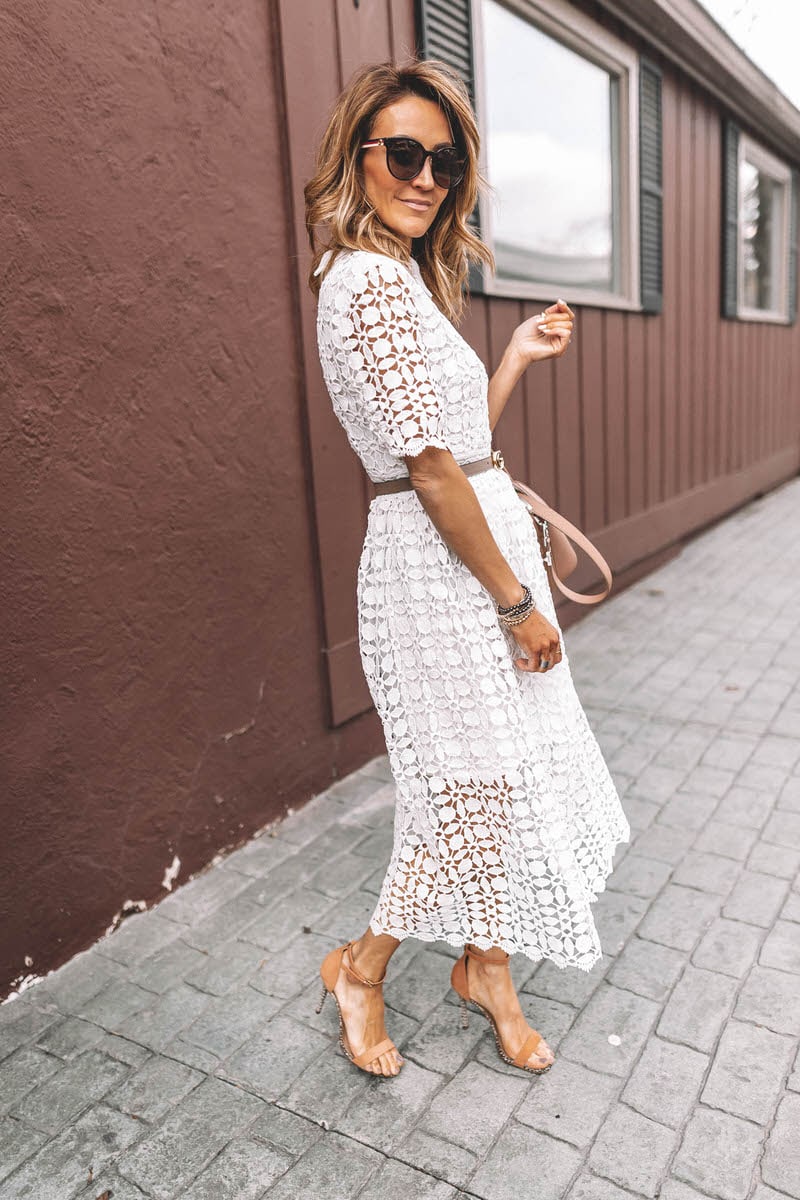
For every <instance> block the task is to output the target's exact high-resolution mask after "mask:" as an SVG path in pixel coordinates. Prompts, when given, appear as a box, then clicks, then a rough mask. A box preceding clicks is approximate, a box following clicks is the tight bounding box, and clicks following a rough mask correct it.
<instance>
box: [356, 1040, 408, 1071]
mask: <svg viewBox="0 0 800 1200" xmlns="http://www.w3.org/2000/svg"><path fill="white" fill-rule="evenodd" d="M396 1049H397V1047H396V1046H395V1044H394V1042H393V1041H392V1039H391V1038H388V1037H387V1038H384V1039H383V1041H382V1042H377V1043H376V1045H374V1046H370V1048H369V1049H368V1050H362V1051H361V1053H360V1054H354V1055H353V1062H354V1063H355V1064H356V1066H357V1067H366V1066H369V1064H370V1063H371V1062H373V1060H374V1059H376V1058H378V1057H379V1056H380V1055H381V1054H385V1053H386V1052H387V1051H388V1050H396Z"/></svg>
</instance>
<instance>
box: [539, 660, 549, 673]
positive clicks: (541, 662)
mask: <svg viewBox="0 0 800 1200" xmlns="http://www.w3.org/2000/svg"><path fill="white" fill-rule="evenodd" d="M549 666H550V659H549V658H540V659H539V670H540V671H546V670H547V668H548V667H549Z"/></svg>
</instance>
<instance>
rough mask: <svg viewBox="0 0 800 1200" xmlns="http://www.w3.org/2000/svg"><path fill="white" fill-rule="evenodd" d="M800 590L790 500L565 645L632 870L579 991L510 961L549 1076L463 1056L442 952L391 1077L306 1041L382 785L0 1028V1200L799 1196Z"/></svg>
mask: <svg viewBox="0 0 800 1200" xmlns="http://www.w3.org/2000/svg"><path fill="white" fill-rule="evenodd" d="M798 582H800V480H793V481H791V482H790V483H788V484H786V485H784V486H782V487H781V488H778V489H776V490H775V491H774V492H772V493H770V494H769V495H767V496H765V497H762V498H760V499H758V500H756V501H754V502H752V503H750V504H748V505H747V506H745V507H744V508H742V509H741V510H740V511H739V512H737V513H736V514H734V515H733V516H731V517H728V518H727V519H725V520H724V521H722V522H721V523H719V524H717V525H716V526H714V527H713V528H711V529H709V530H707V531H706V532H704V533H703V534H701V535H700V536H699V537H697V538H695V539H694V540H692V541H691V542H690V543H689V544H688V545H687V546H686V547H685V548H684V549H683V551H682V552H681V553H680V554H679V555H678V556H676V557H675V558H674V559H672V560H671V561H670V562H669V563H667V564H666V565H665V566H663V567H662V568H660V569H659V570H657V571H655V572H653V573H651V574H650V575H648V576H647V577H646V578H644V579H643V580H641V581H640V582H639V583H637V584H636V585H634V586H632V587H631V588H629V589H628V590H626V591H625V592H623V593H621V594H619V595H618V596H612V598H611V599H610V600H609V601H607V602H606V603H605V604H604V605H602V607H600V608H599V610H597V611H593V612H592V613H591V614H590V615H589V616H588V617H587V618H586V619H585V620H583V621H582V622H581V623H580V624H579V625H577V626H573V627H572V628H571V629H570V630H568V631H567V633H566V635H565V636H566V638H567V645H568V649H569V652H570V659H571V665H572V671H573V674H574V678H575V683H576V687H577V688H578V692H579V695H580V697H581V700H582V701H583V704H584V706H585V708H586V711H587V714H588V716H589V719H590V721H591V723H592V726H593V728H594V730H595V732H596V734H597V737H598V739H599V741H600V743H601V745H602V748H603V751H604V753H605V755H606V758H607V761H608V763H609V766H610V768H611V770H612V773H613V775H614V778H615V780H616V782H617V784H618V786H619V789H620V794H621V796H622V800H623V805H624V807H625V810H626V812H627V815H628V817H629V820H630V822H631V826H632V841H631V843H630V844H627V845H622V846H620V847H619V849H618V853H617V856H616V859H615V863H614V871H613V874H612V876H611V877H610V879H609V881H608V887H607V889H606V891H605V892H604V893H603V894H602V895H601V896H600V898H599V900H598V901H597V903H596V905H595V908H594V912H595V915H596V920H597V924H598V929H599V932H600V936H601V941H602V945H603V949H604V954H603V958H602V960H601V961H600V962H598V964H597V965H596V967H595V968H594V969H593V970H592V971H591V972H588V973H587V972H581V971H578V970H565V971H562V970H559V969H558V968H557V967H555V966H554V965H553V964H552V963H547V962H544V963H533V962H531V961H530V960H528V959H525V958H524V957H521V956H519V955H518V956H516V957H515V958H514V959H513V960H512V970H513V973H514V977H515V980H516V983H517V986H518V988H519V989H520V995H521V999H522V1003H523V1008H524V1009H525V1012H526V1015H527V1016H528V1019H529V1020H530V1021H531V1023H532V1024H533V1025H534V1026H535V1027H536V1028H538V1029H540V1031H541V1032H543V1034H544V1035H545V1036H546V1037H547V1040H548V1042H549V1043H550V1044H551V1046H552V1047H553V1049H554V1050H555V1052H556V1055H557V1061H556V1063H555V1065H554V1066H553V1068H552V1070H551V1071H550V1072H548V1073H547V1074H546V1075H543V1076H538V1077H535V1076H530V1075H527V1074H525V1073H523V1072H521V1071H518V1070H515V1069H513V1068H510V1067H508V1066H506V1065H505V1064H504V1063H503V1062H502V1061H501V1060H500V1058H499V1057H498V1055H497V1053H496V1049H495V1046H494V1041H493V1039H492V1037H491V1033H490V1031H489V1028H488V1025H487V1024H486V1022H485V1021H484V1020H483V1018H482V1017H480V1016H479V1015H478V1014H473V1016H472V1018H471V1021H470V1025H469V1028H468V1029H467V1030H462V1029H461V1028H460V1025H459V1019H458V1009H457V1007H456V997H455V995H454V994H453V992H452V991H451V990H450V988H449V972H450V968H451V964H452V961H453V958H454V956H455V955H456V953H457V952H456V951H455V950H454V949H453V948H451V947H449V946H446V945H443V944H439V943H433V944H431V943H422V942H418V941H415V940H412V939H407V940H406V941H404V942H403V943H402V944H401V946H400V948H399V950H398V951H397V953H396V955H395V957H394V958H393V960H392V962H391V964H390V966H389V972H388V979H387V983H386V987H385V996H386V1001H387V1006H388V1008H387V1025H388V1029H389V1032H390V1034H391V1035H392V1036H393V1037H394V1038H395V1040H396V1041H397V1043H398V1045H399V1046H400V1048H401V1050H402V1051H403V1053H404V1056H405V1058H406V1065H405V1066H404V1068H403V1070H402V1071H401V1073H400V1075H399V1076H398V1077H397V1078H396V1079H390V1080H388V1081H384V1080H379V1079H374V1078H371V1077H369V1076H368V1075H366V1074H365V1073H363V1072H360V1071H358V1070H357V1068H355V1067H354V1066H353V1065H352V1064H351V1063H349V1062H348V1061H347V1059H346V1058H345V1057H344V1056H343V1055H342V1053H341V1051H340V1050H339V1049H338V1046H337V1017H336V1009H335V1005H334V1004H333V1003H332V1002H329V1003H328V1005H326V1006H325V1008H324V1009H323V1011H322V1013H321V1014H319V1015H317V1014H316V1013H315V1011H314V1008H315V1004H316V1001H317V995H318V969H319V963H320V961H321V959H322V957H323V955H324V954H325V952H326V951H327V950H328V949H329V948H331V947H332V946H335V945H337V944H339V943H341V942H342V941H345V940H347V939H348V938H350V937H355V936H357V935H358V933H360V932H361V931H362V930H363V928H364V927H365V924H366V921H367V919H368V917H369V916H370V913H371V911H372V909H373V907H374V904H375V901H376V896H377V892H378V889H379V886H380V883H381V880H382V877H383V873H384V870H385V867H386V863H387V861H388V855H389V849H390V846H391V839H392V816H393V786H392V782H391V776H390V774H389V771H388V766H387V761H386V759H385V757H384V758H378V759H375V760H373V761H372V762H371V763H369V764H368V765H367V766H365V767H364V768H363V769H362V770H360V771H358V772H356V773H355V774H354V775H352V776H350V777H349V778H347V779H344V780H342V781H341V782H340V783H337V784H336V785H335V786H333V787H331V788H330V789H329V790H328V791H327V792H325V793H324V794H322V795H320V796H317V797H315V798H314V799H313V800H312V801H311V802H310V803H309V804H308V805H307V806H306V807H304V808H303V809H302V810H300V811H298V812H296V813H294V814H290V815H289V816H288V817H287V818H286V819H284V820H283V821H282V822H280V823H277V824H275V825H273V826H272V827H271V828H269V829H267V830H265V831H264V832H263V833H262V834H261V835H260V836H258V837H256V838H255V839H254V840H252V841H251V842H250V843H248V844H247V845H246V846H244V847H242V848H241V849H239V850H237V851H235V852H234V853H232V854H230V855H228V856H227V857H223V858H220V859H219V860H218V861H217V862H215V864H214V865H213V866H212V867H211V868H210V869H209V870H207V871H206V872H204V873H203V874H201V875H199V876H197V877H196V878H195V879H194V880H192V881H191V882H189V883H188V884H186V885H185V886H184V887H181V888H179V889H178V890H177V891H175V892H174V894H171V895H168V896H167V898H166V899H165V900H164V901H163V902H162V903H161V904H159V905H158V906H157V907H156V908H155V909H153V910H151V911H150V912H148V913H145V914H141V915H138V916H135V917H131V918H129V919H128V920H126V921H124V922H123V924H122V926H121V927H120V929H119V930H117V932H116V933H114V934H112V935H111V936H109V937H107V938H105V939H104V940H102V941H101V942H99V943H98V944H97V945H95V946H94V947H93V948H92V949H91V950H89V951H87V952H86V953H84V954H81V955H79V956H78V957H76V958H75V959H73V960H72V961H71V962H70V963H68V964H67V965H66V966H64V967H63V968H61V969H60V970H59V971H56V972H54V973H52V974H51V975H49V976H48V977H47V978H46V979H44V980H42V981H40V982H39V983H37V984H34V985H33V986H31V987H29V988H28V989H27V990H26V991H24V992H23V994H22V995H21V996H20V997H19V998H17V999H15V1000H13V1001H10V1002H8V1003H6V1004H5V1005H3V1006H2V1008H0V1200H21V1198H22V1197H35V1198H36V1200H73V1198H74V1197H82V1198H87V1200H96V1198H97V1197H101V1196H105V1195H110V1196H113V1200H133V1198H134V1197H136V1198H140V1197H154V1198H156V1200H173V1198H178V1197H180V1198H182V1200H228V1198H230V1200H234V1198H235V1200H260V1198H261V1197H269V1198H270V1200H289V1198H292V1200H294V1198H300V1197H302V1198H304V1200H305V1198H306V1197H308V1198H311V1200H350V1198H351V1197H359V1198H360V1200H378V1198H380V1200H397V1198H400V1197H403V1200H411V1198H415V1200H416V1198H422V1200H450V1198H453V1197H458V1196H463V1197H481V1198H482V1200H520V1198H522V1197H524V1198H525V1200H561V1198H564V1200H623V1198H625V1197H663V1200H701V1198H702V1197H714V1198H717V1200H780V1198H781V1197H795V1198H797V1197H800V1063H798V1034H800V684H799V683H798V678H799V677H800V604H799V603H798V599H797V589H798ZM34 969H35V967H34Z"/></svg>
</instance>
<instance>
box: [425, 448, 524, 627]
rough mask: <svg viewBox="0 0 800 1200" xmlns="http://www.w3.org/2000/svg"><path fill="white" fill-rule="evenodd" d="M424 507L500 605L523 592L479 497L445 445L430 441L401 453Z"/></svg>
mask: <svg viewBox="0 0 800 1200" xmlns="http://www.w3.org/2000/svg"><path fill="white" fill-rule="evenodd" d="M405 463H406V466H407V467H408V473H409V476H410V477H411V483H412V485H413V487H414V490H415V492H416V493H417V496H418V497H419V500H420V503H421V504H422V507H423V508H424V509H425V511H426V512H427V514H428V516H429V517H430V519H431V520H432V521H433V523H434V525H435V526H436V528H437V529H438V530H439V533H440V534H441V535H442V537H443V538H444V540H445V542H447V544H448V546H449V547H450V548H451V549H452V550H453V551H454V553H455V554H457V555H458V557H459V558H460V559H461V561H462V562H463V563H464V564H465V565H466V566H467V567H469V569H470V571H472V573H473V575H474V576H475V577H476V578H477V579H478V580H479V581H480V582H481V583H482V584H483V586H484V587H485V588H486V590H487V591H488V592H489V593H490V594H491V595H492V596H493V597H494V599H495V602H496V603H497V604H500V605H501V606H502V607H508V606H509V605H511V604H517V603H518V601H520V600H521V599H522V597H523V595H524V593H523V591H522V586H521V584H520V581H519V580H518V579H517V577H516V575H515V574H514V572H513V571H512V570H511V567H510V566H509V565H508V563H507V561H506V559H505V558H504V556H503V554H502V553H501V551H500V547H499V546H498V545H497V542H496V541H495V540H494V537H493V536H492V531H491V530H490V528H489V525H488V522H487V520H486V517H485V515H484V512H483V509H482V508H481V506H480V502H479V501H478V497H477V496H476V495H475V490H474V488H473V487H472V484H471V483H470V482H469V480H468V479H467V476H466V475H465V474H464V472H463V471H462V470H461V467H460V466H459V465H458V463H457V462H456V460H455V459H454V458H453V455H452V454H451V453H450V451H449V450H440V449H439V448H438V447H436V446H428V447H427V448H426V449H425V450H423V451H422V452H421V453H420V454H417V455H414V456H413V457H407V458H406V459H405Z"/></svg>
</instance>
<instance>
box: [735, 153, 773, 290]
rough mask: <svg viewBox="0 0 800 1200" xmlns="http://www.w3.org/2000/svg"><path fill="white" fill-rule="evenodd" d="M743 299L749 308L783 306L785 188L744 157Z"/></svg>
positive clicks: (742, 181) (742, 217) (741, 177)
mask: <svg viewBox="0 0 800 1200" xmlns="http://www.w3.org/2000/svg"><path fill="white" fill-rule="evenodd" d="M739 187H740V196H741V214H740V215H741V231H742V270H743V292H742V302H743V304H744V306H745V307H746V308H760V309H767V310H772V309H778V308H780V297H779V295H778V289H779V287H780V274H781V273H780V269H779V263H780V244H781V229H782V225H783V213H782V201H783V190H784V189H783V187H782V185H781V184H780V183H778V181H777V180H775V179H772V178H770V176H769V175H767V174H765V173H764V172H763V171H760V170H759V169H758V167H756V166H754V165H753V163H751V162H748V161H747V159H745V158H743V159H742V160H741V163H740V173H739Z"/></svg>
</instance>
